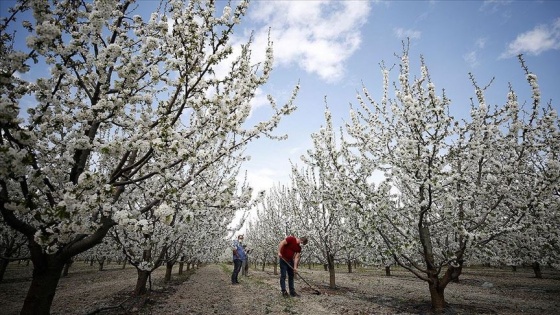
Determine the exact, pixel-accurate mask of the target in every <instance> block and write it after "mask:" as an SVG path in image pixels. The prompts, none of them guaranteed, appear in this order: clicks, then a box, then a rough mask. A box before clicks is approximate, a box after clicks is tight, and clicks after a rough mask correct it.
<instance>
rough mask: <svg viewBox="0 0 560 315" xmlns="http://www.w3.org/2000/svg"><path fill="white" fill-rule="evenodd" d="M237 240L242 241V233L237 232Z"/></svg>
mask: <svg viewBox="0 0 560 315" xmlns="http://www.w3.org/2000/svg"><path fill="white" fill-rule="evenodd" d="M237 240H238V241H240V242H243V234H239V235H238V236H237Z"/></svg>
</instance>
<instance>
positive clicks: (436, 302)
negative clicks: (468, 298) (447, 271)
mask: <svg viewBox="0 0 560 315" xmlns="http://www.w3.org/2000/svg"><path fill="white" fill-rule="evenodd" d="M429 287H430V298H431V301H432V309H433V311H434V313H436V314H443V313H444V310H445V295H444V291H445V287H442V286H440V285H439V281H437V280H436V281H435V283H429Z"/></svg>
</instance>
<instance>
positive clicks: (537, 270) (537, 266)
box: [533, 261, 542, 279]
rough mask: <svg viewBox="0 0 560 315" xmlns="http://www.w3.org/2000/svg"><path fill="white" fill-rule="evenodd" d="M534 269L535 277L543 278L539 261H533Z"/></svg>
mask: <svg viewBox="0 0 560 315" xmlns="http://www.w3.org/2000/svg"><path fill="white" fill-rule="evenodd" d="M533 271H534V272H535V277H536V278H537V279H542V271H541V264H539V262H537V261H535V262H534V263H533Z"/></svg>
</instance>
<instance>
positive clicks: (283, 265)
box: [280, 258, 296, 293]
mask: <svg viewBox="0 0 560 315" xmlns="http://www.w3.org/2000/svg"><path fill="white" fill-rule="evenodd" d="M293 267H294V261H293V260H288V262H286V261H284V259H282V258H280V289H282V292H284V291H286V274H288V288H289V289H290V293H295V292H296V288H295V287H294V269H292V268H293Z"/></svg>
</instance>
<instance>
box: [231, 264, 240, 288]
mask: <svg viewBox="0 0 560 315" xmlns="http://www.w3.org/2000/svg"><path fill="white" fill-rule="evenodd" d="M242 264H243V262H242V261H241V259H234V260H233V273H232V274H231V283H239V281H237V275H239V271H241V265H242Z"/></svg>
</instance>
